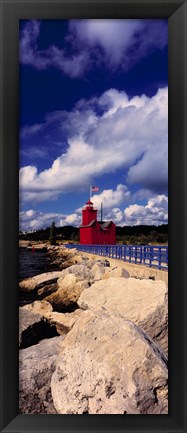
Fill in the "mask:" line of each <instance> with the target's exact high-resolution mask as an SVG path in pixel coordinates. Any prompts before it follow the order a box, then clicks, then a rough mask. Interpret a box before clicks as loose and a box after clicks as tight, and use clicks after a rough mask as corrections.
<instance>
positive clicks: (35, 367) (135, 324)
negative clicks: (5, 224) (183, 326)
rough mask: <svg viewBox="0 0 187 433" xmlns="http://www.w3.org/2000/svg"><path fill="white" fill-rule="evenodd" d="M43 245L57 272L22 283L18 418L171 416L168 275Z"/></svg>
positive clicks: (50, 272) (141, 266)
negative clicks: (26, 299)
mask: <svg viewBox="0 0 187 433" xmlns="http://www.w3.org/2000/svg"><path fill="white" fill-rule="evenodd" d="M40 245H41V244H40ZM42 245H45V247H46V248H47V252H46V254H48V255H49V260H50V268H51V266H56V269H58V270H56V271H51V270H49V272H46V273H41V274H38V275H36V276H34V277H30V278H27V279H25V280H22V281H21V282H20V290H21V293H22V294H23V295H24V293H25V295H27V296H33V300H32V302H31V303H28V304H26V305H24V306H21V307H20V413H22V414H27V413H33V414H34V413H48V414H52V413H58V414H66V413H73V414H76V413H80V414H81V413H85V412H86V413H90V414H94V413H101V414H103V413H108V414H113V413H116V414H117V413H118V414H120V413H129V414H135V413H137V414H138V413H144V414H146V413H147V414H156V413H163V414H166V413H168V409H167V404H168V401H167V309H168V307H167V281H164V278H165V277H164V276H163V275H162V274H166V272H163V271H158V270H155V269H150V268H148V267H146V266H143V265H132V264H129V263H126V262H123V261H120V260H116V259H109V258H104V257H100V256H95V255H92V254H86V253H82V252H79V251H77V250H76V249H68V248H65V247H64V246H63V245H57V246H50V245H46V243H45V244H42ZM25 247H26V246H25ZM155 271H156V272H155ZM94 335H95V336H94ZM101 342H102V343H101ZM104 342H105V343H104ZM129 342H130V345H129ZM103 344H104V346H103ZM116 344H117V346H116ZM105 345H106V348H105V350H104V351H103V349H102V347H103V348H104V347H105ZM54 347H55V350H54ZM118 351H120V353H121V357H122V358H120V357H119V356H117V357H116V354H117V353H118ZM101 353H102V356H101ZM90 354H92V355H90ZM127 355H128V356H127ZM30 358H32V359H33V362H32V365H30V362H29V359H30ZM120 359H122V361H120ZM148 360H149V361H148ZM98 362H99V364H98ZM124 365H125V366H126V368H125V370H124ZM148 365H149V367H148ZM150 366H152V367H151V368H150ZM102 369H104V370H102ZM139 370H141V374H140V377H139V376H138V377H137V379H136V381H134V377H135V376H136V374H137V373H136V372H137V371H139ZM101 371H103V373H102V374H101V373H99V372H101ZM112 371H113V373H112ZM60 372H61V373H60ZM100 374H101V376H100ZM61 376H62V377H64V379H63V380H62V379H61ZM66 376H67V380H66V379H65V377H66ZM31 377H32V378H35V379H34V382H33V380H32V381H31V384H30V385H29V384H28V385H27V386H25V383H29V381H30V378H31ZM84 378H85V379H84ZM40 381H42V383H43V385H42V388H40V387H39V388H38V385H37V384H38V383H39V382H40ZM106 381H107V382H106ZM142 381H143V382H142ZM107 383H108V385H107ZM111 383H112V385H111ZM158 383H160V385H159V386H160V389H161V391H160V392H159V393H158V396H157V399H156V400H155V395H154V392H153V391H150V390H151V389H152V390H154V388H155V387H157V385H156V384H158ZM119 385H120V387H119ZM103 387H104V388H103ZM107 387H108V388H107ZM111 387H112V388H111ZM134 387H135V388H134ZM142 387H143V388H142ZM127 388H128V389H136V392H135V393H134V392H133V393H131V392H130V393H129V395H127V397H126V399H125V400H124V398H123V393H124V391H125V390H126V389H127ZM90 389H92V392H91V391H90ZM104 389H105V392H104V394H103V390H104ZM106 389H108V391H106ZM111 389H112V394H110V393H111ZM141 389H142V391H141ZM143 390H144V391H143ZM142 392H143V394H142ZM79 393H80V394H79ZM82 393H83V394H82ZM138 393H140V402H138V400H137V397H136V395H138ZM149 394H150V395H149ZM68 395H69V397H68ZM81 395H86V399H85V398H83V397H81ZM110 395H111V398H110ZM33 396H37V400H36V397H35V398H34V399H33ZM47 396H48V397H47ZM59 396H61V397H60V398H59ZM62 396H63V397H62ZM70 396H71V399H70ZM98 401H100V403H98ZM144 401H148V402H149V403H148V404H147V403H146V404H145V403H144ZM70 402H71V403H70Z"/></svg>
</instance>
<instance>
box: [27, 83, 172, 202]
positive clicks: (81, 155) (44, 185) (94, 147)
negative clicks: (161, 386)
mask: <svg viewBox="0 0 187 433" xmlns="http://www.w3.org/2000/svg"><path fill="white" fill-rule="evenodd" d="M167 104H168V91H167V88H162V89H159V90H158V92H157V93H156V94H155V95H154V96H153V97H150V98H149V97H146V96H145V95H142V96H140V97H137V96H135V97H133V98H131V99H129V98H128V96H127V95H126V93H125V92H120V91H117V90H116V89H111V90H109V91H107V92H105V93H104V94H102V95H101V96H100V97H99V98H94V99H90V100H89V101H81V102H80V103H79V104H77V105H76V107H75V108H74V109H73V110H72V111H71V112H69V113H67V112H66V113H65V114H64V112H63V113H62V115H61V114H60V113H58V116H59V120H58V121H59V125H58V127H59V129H63V126H64V128H67V131H66V132H67V144H68V145H67V150H66V151H65V153H63V154H61V155H60V156H59V157H58V158H56V159H55V160H54V161H53V164H52V166H51V167H50V168H47V169H45V170H43V171H41V172H38V170H37V167H35V166H31V165H30V166H26V167H22V168H21V169H20V190H21V192H22V197H23V198H24V197H28V194H34V195H35V198H36V196H37V195H38V201H39V200H43V198H42V196H43V197H44V195H45V194H46V198H47V197H48V196H49V195H51V194H52V193H53V194H54V195H55V194H56V195H58V194H60V193H65V192H69V191H74V190H75V189H77V187H78V188H79V189H80V190H84V189H85V188H87V186H88V185H89V184H92V183H93V180H92V179H93V178H95V177H96V176H97V177H99V176H102V175H103V174H107V173H114V172H116V171H117V170H118V169H124V172H125V170H129V171H128V178H127V180H128V182H129V183H134V184H138V185H139V188H140V187H141V188H144V189H148V190H152V191H154V192H155V193H164V192H165V191H166V188H167V164H168V158H167V149H168V141H167V134H168V125H167V122H168V109H167ZM98 107H100V108H102V112H101V113H100V114H98ZM87 110H88V111H89V115H88V114H87V118H89V119H90V121H88V122H85V121H84V122H83V119H84V120H85V117H86V113H87ZM75 112H76V120H77V121H76V124H75V126H74V123H73V121H72V119H74V116H75ZM64 118H65V121H64ZM49 119H50V120H49ZM48 121H50V122H52V114H51V117H50V115H49V116H48V120H47V121H46V122H48ZM55 122H56V118H55ZM55 125H56V123H55ZM83 125H84V126H83ZM56 127H57V126H56ZM68 128H69V129H68ZM51 145H52V146H53V143H51ZM118 194H119V191H118Z"/></svg>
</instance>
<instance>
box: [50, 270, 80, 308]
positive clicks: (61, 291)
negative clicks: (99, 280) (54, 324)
mask: <svg viewBox="0 0 187 433" xmlns="http://www.w3.org/2000/svg"><path fill="white" fill-rule="evenodd" d="M87 287H88V283H87V281H79V277H77V276H76V275H75V274H71V273H70V274H68V273H67V274H64V275H63V277H62V278H60V279H59V281H58V290H57V291H56V292H54V293H52V294H51V295H49V296H47V297H46V298H45V301H47V302H50V304H51V305H52V306H53V309H54V310H55V311H58V312H72V311H74V310H75V309H76V308H78V306H77V301H78V299H79V297H80V295H81V293H82V292H83V290H84V289H85V288H87Z"/></svg>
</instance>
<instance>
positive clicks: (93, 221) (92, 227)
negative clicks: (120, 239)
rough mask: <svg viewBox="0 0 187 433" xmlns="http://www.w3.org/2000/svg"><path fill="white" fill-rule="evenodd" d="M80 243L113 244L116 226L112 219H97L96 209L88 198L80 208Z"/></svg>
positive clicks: (114, 242)
mask: <svg viewBox="0 0 187 433" xmlns="http://www.w3.org/2000/svg"><path fill="white" fill-rule="evenodd" d="M80 244H89V245H96V244H98V245H115V244H116V226H115V224H114V223H113V221H107V222H104V221H97V209H94V208H93V203H92V202H91V200H89V201H88V202H87V203H86V207H84V208H83V209H82V225H81V226H80Z"/></svg>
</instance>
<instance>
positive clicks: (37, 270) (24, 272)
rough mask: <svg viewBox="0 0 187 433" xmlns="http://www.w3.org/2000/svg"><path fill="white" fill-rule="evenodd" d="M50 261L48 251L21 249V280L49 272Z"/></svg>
mask: <svg viewBox="0 0 187 433" xmlns="http://www.w3.org/2000/svg"><path fill="white" fill-rule="evenodd" d="M49 266H50V261H49V257H48V256H47V254H46V252H38V251H35V252H32V251H31V250H27V249H26V248H20V249H19V281H21V280H23V279H24V278H28V277H33V276H34V275H38V274H42V273H43V272H49V271H50V269H49Z"/></svg>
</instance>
